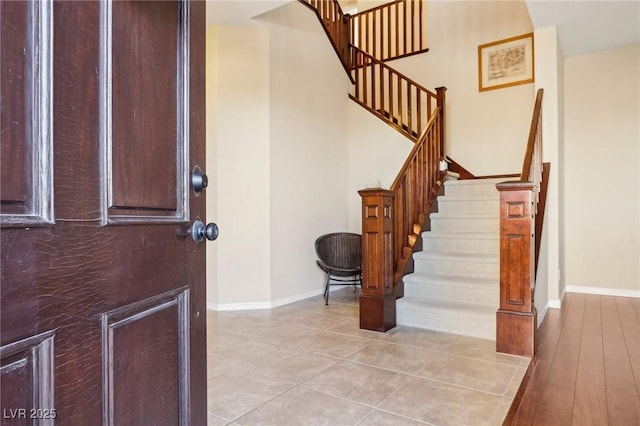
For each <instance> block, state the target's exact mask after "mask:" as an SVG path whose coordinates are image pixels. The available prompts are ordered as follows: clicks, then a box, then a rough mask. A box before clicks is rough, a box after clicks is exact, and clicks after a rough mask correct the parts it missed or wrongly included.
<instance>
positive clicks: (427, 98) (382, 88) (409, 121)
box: [349, 47, 444, 142]
mask: <svg viewBox="0 0 640 426" xmlns="http://www.w3.org/2000/svg"><path fill="white" fill-rule="evenodd" d="M351 52H352V58H351V61H350V62H351V63H352V64H354V66H353V71H352V74H353V81H354V87H353V93H352V94H350V95H349V97H350V98H351V99H352V100H353V101H355V102H356V103H358V104H359V105H360V106H362V107H363V108H364V109H366V110H367V111H369V112H371V113H372V114H373V115H375V116H376V117H378V118H379V119H381V120H382V121H384V122H385V123H387V124H389V125H390V126H391V127H393V128H394V129H396V130H397V131H398V132H400V133H401V134H403V135H404V136H406V137H407V138H409V139H410V140H411V141H413V142H416V141H417V140H418V137H419V136H420V134H421V133H422V132H423V131H424V127H423V126H425V125H426V124H427V122H428V120H429V118H430V117H431V116H432V115H433V110H434V109H435V106H436V105H437V104H438V95H437V93H433V92H432V91H431V90H429V89H427V88H426V87H424V86H422V85H421V84H419V83H417V82H415V81H414V80H412V79H411V78H409V77H407V76H406V75H404V74H402V73H400V72H398V71H396V70H395V69H393V68H392V67H390V66H389V65H388V64H386V63H384V62H383V61H381V60H379V59H377V58H375V57H374V56H372V55H370V54H368V53H367V52H365V51H363V50H362V49H359V48H357V47H352V48H351ZM443 93H444V92H443ZM425 118H426V119H425Z"/></svg>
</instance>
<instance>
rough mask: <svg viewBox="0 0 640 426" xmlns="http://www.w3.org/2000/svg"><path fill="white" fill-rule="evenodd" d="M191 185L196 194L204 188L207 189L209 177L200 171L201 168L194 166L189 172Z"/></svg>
mask: <svg viewBox="0 0 640 426" xmlns="http://www.w3.org/2000/svg"><path fill="white" fill-rule="evenodd" d="M191 186H192V187H193V190H194V191H195V192H196V194H197V193H198V192H201V191H204V190H205V189H207V186H209V178H208V177H207V175H206V174H204V173H203V172H202V170H200V169H199V168H196V169H195V170H194V171H193V172H192V173H191Z"/></svg>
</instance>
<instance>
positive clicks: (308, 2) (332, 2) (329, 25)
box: [299, 0, 353, 82]
mask: <svg viewBox="0 0 640 426" xmlns="http://www.w3.org/2000/svg"><path fill="white" fill-rule="evenodd" d="M299 1H300V3H302V4H304V5H305V6H307V7H308V8H309V9H311V10H313V11H314V12H315V14H316V16H317V17H318V20H319V21H320V23H321V24H322V28H323V29H324V31H325V33H326V34H327V37H329V40H330V41H331V45H332V46H333V49H334V50H335V51H336V54H337V55H338V58H339V59H340V62H341V63H342V66H343V67H344V69H345V71H346V72H347V75H348V76H349V78H350V79H351V81H352V82H353V77H352V76H351V72H350V70H351V64H350V63H349V60H350V59H351V55H350V53H349V46H350V44H351V32H350V27H351V24H350V21H351V15H348V14H345V13H344V12H343V11H342V8H341V7H340V3H338V1H337V0H299Z"/></svg>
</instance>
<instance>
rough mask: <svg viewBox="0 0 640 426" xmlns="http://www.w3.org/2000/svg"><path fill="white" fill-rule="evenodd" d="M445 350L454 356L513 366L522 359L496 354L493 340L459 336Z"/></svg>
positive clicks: (518, 363)
mask: <svg viewBox="0 0 640 426" xmlns="http://www.w3.org/2000/svg"><path fill="white" fill-rule="evenodd" d="M445 350H446V352H448V353H451V354H454V355H463V356H467V357H471V358H478V359H484V360H485V361H493V362H499V363H502V364H508V365H514V366H519V365H520V363H521V362H522V360H523V357H520V356H515V355H508V354H503V353H499V352H496V342H495V340H485V339H478V338H475V337H468V336H460V338H459V339H458V340H457V341H455V342H453V343H452V344H451V345H449V346H448V347H447V348H446V349H445ZM525 359H526V358H525Z"/></svg>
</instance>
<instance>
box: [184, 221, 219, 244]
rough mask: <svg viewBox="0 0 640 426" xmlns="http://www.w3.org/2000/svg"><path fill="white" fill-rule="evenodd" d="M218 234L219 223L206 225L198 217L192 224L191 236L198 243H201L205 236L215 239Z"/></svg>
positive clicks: (210, 239)
mask: <svg viewBox="0 0 640 426" xmlns="http://www.w3.org/2000/svg"><path fill="white" fill-rule="evenodd" d="M218 234H219V230H218V225H216V224H215V223H208V224H206V225H205V224H204V223H203V222H202V221H201V220H200V219H196V221H195V222H193V225H191V238H192V239H193V241H194V242H195V243H196V244H198V243H201V242H202V241H204V239H205V238H206V239H207V240H209V241H213V240H215V239H216V238H218Z"/></svg>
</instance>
